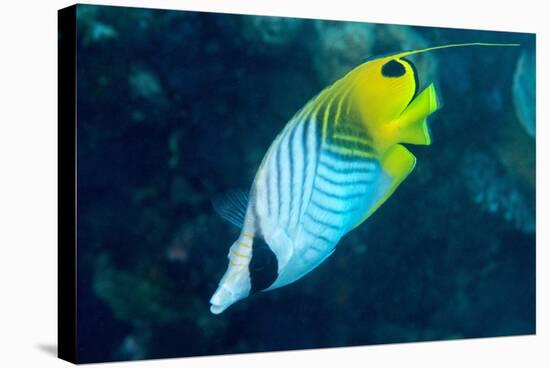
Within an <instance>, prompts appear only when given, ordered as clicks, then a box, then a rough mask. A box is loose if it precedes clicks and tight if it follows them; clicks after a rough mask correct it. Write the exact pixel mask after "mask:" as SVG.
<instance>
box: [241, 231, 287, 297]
mask: <svg viewBox="0 0 550 368" xmlns="http://www.w3.org/2000/svg"><path fill="white" fill-rule="evenodd" d="M253 244H254V245H253V246H252V259H251V260H250V264H249V265H248V269H249V271H250V284H251V287H252V289H251V291H250V292H251V294H252V293H256V292H258V291H262V290H264V289H267V288H268V287H269V286H271V284H273V283H274V282H275V280H276V279H277V276H278V275H279V274H278V272H277V269H278V261H277V256H276V255H275V253H273V251H272V250H271V248H269V246H268V245H267V244H266V242H265V241H264V240H263V239H262V238H259V237H258V238H255V239H254V243H253Z"/></svg>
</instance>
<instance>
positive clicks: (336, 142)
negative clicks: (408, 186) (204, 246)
mask: <svg viewBox="0 0 550 368" xmlns="http://www.w3.org/2000/svg"><path fill="white" fill-rule="evenodd" d="M464 46H517V45H512V44H488V43H466V44H451V45H443V46H436V47H431V48H426V49H421V50H414V51H405V52H399V53H396V54H391V55H386V56H382V57H376V58H370V59H367V60H366V61H364V62H363V63H361V64H360V65H358V66H357V67H355V68H354V69H352V70H351V71H350V72H348V73H347V74H346V75H345V76H344V77H342V78H341V79H339V80H337V81H336V82H334V83H333V84H332V85H331V86H329V87H327V88H325V89H324V90H322V91H321V92H320V93H319V94H318V95H317V96H315V97H313V98H312V99H311V100H310V101H309V102H307V103H306V104H305V106H304V107H303V108H302V109H300V110H299V111H298V112H297V113H296V114H295V115H294V116H293V117H292V118H291V119H290V121H289V122H288V123H287V124H286V126H285V127H284V129H283V130H282V132H281V133H279V135H278V136H277V137H276V138H275V140H274V141H273V143H272V144H271V146H270V147H269V149H268V151H267V153H266V154H265V156H264V158H263V160H262V162H261V164H260V167H259V169H258V171H257V173H256V176H255V178H254V181H253V183H252V186H251V188H250V190H249V192H248V193H247V194H246V193H245V192H242V193H241V192H233V193H232V194H231V195H229V196H227V197H226V198H225V199H223V200H219V201H217V204H216V203H215V207H216V208H217V209H218V212H219V213H220V214H221V215H222V216H223V217H224V218H226V219H227V220H229V221H230V222H232V223H233V224H235V225H238V226H239V227H240V228H241V229H242V230H241V232H240V235H239V236H238V238H237V240H236V241H235V242H234V243H233V244H232V245H231V247H230V248H229V253H228V258H229V264H228V267H227V270H226V272H225V274H224V275H223V277H222V279H221V281H220V282H219V285H218V288H217V290H216V291H215V293H214V294H213V296H212V298H211V299H210V304H211V307H210V310H211V312H212V313H214V314H219V313H222V312H223V311H224V310H225V309H226V308H228V307H229V306H231V305H232V304H234V303H235V302H237V301H239V300H241V299H244V298H246V297H248V296H249V295H251V294H254V293H256V292H259V291H268V290H273V289H276V288H280V287H282V286H285V285H288V284H290V283H292V282H294V281H296V280H298V279H300V278H301V277H303V276H304V275H306V274H307V273H309V272H310V271H312V270H313V269H315V268H316V267H317V266H319V265H320V264H321V263H322V262H323V261H324V260H326V259H327V258H328V257H329V256H330V255H331V254H332V253H333V252H334V250H335V248H336V246H337V244H338V243H339V241H340V239H341V238H342V237H343V236H344V235H346V234H347V233H348V232H349V231H351V230H352V229H354V228H355V227H357V226H358V225H360V224H361V223H362V222H363V221H365V220H366V219H367V218H369V217H370V216H371V215H372V214H373V213H374V212H375V211H376V210H377V209H378V208H379V207H380V206H381V205H382V204H383V203H384V202H386V200H387V199H388V198H389V197H390V196H391V195H392V193H394V191H395V190H396V189H397V187H398V186H399V184H401V183H402V182H403V180H405V178H406V177H407V176H408V175H409V174H410V173H411V172H412V171H413V169H414V167H415V164H416V157H415V156H414V155H413V154H412V153H411V152H410V151H409V150H408V149H407V148H406V147H405V146H404V145H403V144H412V145H429V144H430V143H431V141H432V138H431V135H430V130H429V128H428V123H427V118H428V117H429V116H430V115H431V114H432V113H433V112H435V111H436V110H438V109H439V107H440V102H439V99H438V93H437V91H436V88H435V87H434V84H433V83H431V84H429V85H428V86H427V87H426V88H425V89H424V90H423V91H421V92H420V93H418V91H417V90H418V85H419V82H418V80H419V79H418V75H417V71H416V69H415V67H414V64H413V63H412V62H411V61H409V60H408V59H406V57H407V56H411V55H415V54H419V53H423V52H427V51H433V50H437V49H443V48H449V47H464Z"/></svg>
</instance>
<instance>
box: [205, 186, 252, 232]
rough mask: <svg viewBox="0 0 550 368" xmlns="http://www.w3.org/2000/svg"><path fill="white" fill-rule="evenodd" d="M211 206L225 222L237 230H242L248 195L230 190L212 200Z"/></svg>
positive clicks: (242, 191)
mask: <svg viewBox="0 0 550 368" xmlns="http://www.w3.org/2000/svg"><path fill="white" fill-rule="evenodd" d="M212 205H213V206H214V209H215V210H216V212H217V213H218V214H219V215H220V216H221V217H222V218H223V219H224V220H226V221H228V222H230V223H232V224H233V225H235V226H237V227H238V228H242V227H243V224H244V217H245V216H246V209H247V207H248V194H247V192H245V191H244V190H231V191H229V192H227V193H224V194H221V195H219V196H217V197H215V198H213V199H212Z"/></svg>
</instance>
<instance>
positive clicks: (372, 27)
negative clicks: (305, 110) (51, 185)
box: [77, 5, 535, 362]
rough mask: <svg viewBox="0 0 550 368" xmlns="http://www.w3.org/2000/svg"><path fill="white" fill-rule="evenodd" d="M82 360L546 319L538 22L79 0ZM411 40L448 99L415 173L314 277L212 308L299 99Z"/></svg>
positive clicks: (519, 330)
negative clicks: (241, 195)
mask: <svg viewBox="0 0 550 368" xmlns="http://www.w3.org/2000/svg"><path fill="white" fill-rule="evenodd" d="M77 14H78V45H77V47H78V54H77V55H78V56H77V60H78V90H77V92H78V286H79V288H78V354H79V359H80V360H82V361H83V362H96V361H105V360H107V361H109V360H122V359H143V358H164V357H178V356H189V355H206V354H224V353H240V352H256V351H272V350H284V349H304V348H318V347H333V346H345V345H358V344H361V345H362V344H382V343H393V342H407V341H425V340H439V339H459V338H470V337H487V336H500V335H518V334H532V333H535V56H534V55H535V49H534V44H535V39H534V35H529V34H518V33H504V32H486V31H467V30H453V29H441V28H428V27H425V28H424V27H408V26H396V25H383V24H366V23H354V22H336V21H321V20H307V19H290V18H277V17H260V16H242V15H224V14H209V13H195V12H181V11H159V10H147V9H138V8H135V9H133V8H116V7H101V6H88V5H78V13H77ZM470 41H479V42H505V43H521V47H520V48H479V47H473V48H460V49H449V50H443V51H437V52H431V53H426V54H422V55H417V56H413V57H411V60H412V61H413V62H414V63H415V65H416V68H417V69H418V73H419V77H420V82H421V87H420V88H423V87H424V86H426V85H427V84H428V83H430V82H432V81H435V82H436V83H437V84H438V86H439V89H440V93H441V95H442V99H443V103H444V107H443V109H442V110H441V111H440V112H438V113H437V114H435V115H434V117H433V118H432V119H431V124H430V125H431V129H432V132H433V137H434V143H433V145H432V146H430V147H425V148H423V147H412V148H411V149H412V150H413V152H414V153H415V155H416V156H417V157H418V163H417V167H416V169H415V171H414V172H413V174H412V175H411V176H410V177H409V178H408V179H407V180H406V181H405V182H404V183H403V184H402V185H401V187H400V188H399V189H398V190H397V191H396V193H395V194H394V195H393V196H392V198H390V199H389V200H388V202H387V203H386V204H385V205H384V206H382V207H381V208H380V209H379V210H378V211H377V213H376V214H375V215H374V216H373V217H371V219H370V220H369V221H367V222H366V223H365V224H363V225H362V226H360V227H358V228H357V229H356V230H354V231H353V232H352V233H350V234H349V235H348V236H346V237H345V238H344V239H342V241H341V242H340V244H339V246H338V248H337V251H336V252H335V254H334V255H333V256H332V257H330V258H329V259H328V260H327V261H326V262H325V263H324V264H323V265H321V266H320V267H319V268H318V269H316V270H315V271H314V272H312V273H311V274H309V275H308V276H306V277H305V278H304V279H302V280H300V281H299V282H296V283H294V284H292V285H290V286H288V287H285V288H282V289H279V290H276V291H273V292H270V293H266V294H259V295H257V296H256V297H253V298H249V299H247V300H245V301H243V302H240V303H238V304H237V305H235V306H234V307H231V308H230V309H229V310H228V311H226V312H224V313H223V314H222V315H220V316H215V315H212V314H211V313H210V312H209V304H208V300H209V298H210V296H211V294H212V292H213V291H214V290H215V288H216V285H217V282H218V280H219V278H220V276H221V275H222V273H223V272H224V270H225V267H226V266H227V262H226V255H227V251H228V247H229V246H230V244H231V242H232V241H234V239H235V238H236V236H237V232H238V230H237V229H236V228H234V227H232V226H231V225H229V224H228V223H225V222H223V220H222V219H221V218H219V217H218V216H217V215H216V214H215V213H214V211H213V209H212V206H211V202H210V201H211V198H212V197H214V196H216V195H219V194H220V193H223V192H226V191H228V190H231V189H235V188H249V186H250V185H251V182H252V179H253V177H254V174H255V172H256V170H257V168H258V166H259V164H260V161H261V159H262V157H263V155H264V153H265V152H266V150H267V148H268V146H269V144H270V143H271V142H272V140H273V139H274V137H275V136H276V135H277V133H278V132H279V131H280V130H281V129H282V128H283V126H284V125H285V123H286V122H287V121H288V120H289V118H290V117H291V116H292V115H293V114H294V113H295V112H296V111H297V110H298V109H299V108H300V107H301V106H302V105H304V103H305V102H306V101H307V100H308V99H309V98H311V97H312V96H314V95H315V94H316V93H317V92H319V91H320V90H321V89H322V88H323V87H325V86H326V85H328V84H330V83H332V82H333V81H335V80H336V79H338V78H339V77H341V76H343V75H344V74H345V73H346V72H347V71H349V70H350V69H352V68H353V67H354V66H356V65H358V64H359V63H360V62H361V60H362V59H364V58H365V57H369V56H373V55H377V54H387V53H391V52H396V51H401V50H407V49H418V48H424V47H427V46H432V45H440V44H447V43H455V42H470Z"/></svg>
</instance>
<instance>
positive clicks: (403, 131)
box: [396, 83, 439, 145]
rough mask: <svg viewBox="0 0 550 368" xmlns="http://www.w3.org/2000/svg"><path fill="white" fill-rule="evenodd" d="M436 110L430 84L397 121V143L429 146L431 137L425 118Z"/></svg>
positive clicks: (437, 105) (433, 92) (432, 88)
mask: <svg viewBox="0 0 550 368" xmlns="http://www.w3.org/2000/svg"><path fill="white" fill-rule="evenodd" d="M438 108H439V101H438V98H437V94H436V91H435V87H434V85H433V83H432V84H430V85H429V86H428V87H427V88H426V89H425V90H424V91H422V92H421V93H420V94H419V95H418V96H417V97H416V98H415V99H414V100H413V101H412V102H411V103H410V104H409V106H407V108H406V109H405V110H404V111H403V112H402V113H401V115H400V116H399V118H398V119H397V121H396V129H397V132H396V134H397V142H399V143H409V144H423V145H429V144H430V143H431V137H430V130H429V128H428V123H427V121H426V118H427V117H428V116H429V115H430V114H431V113H433V112H434V111H436V110H437V109H438Z"/></svg>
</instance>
